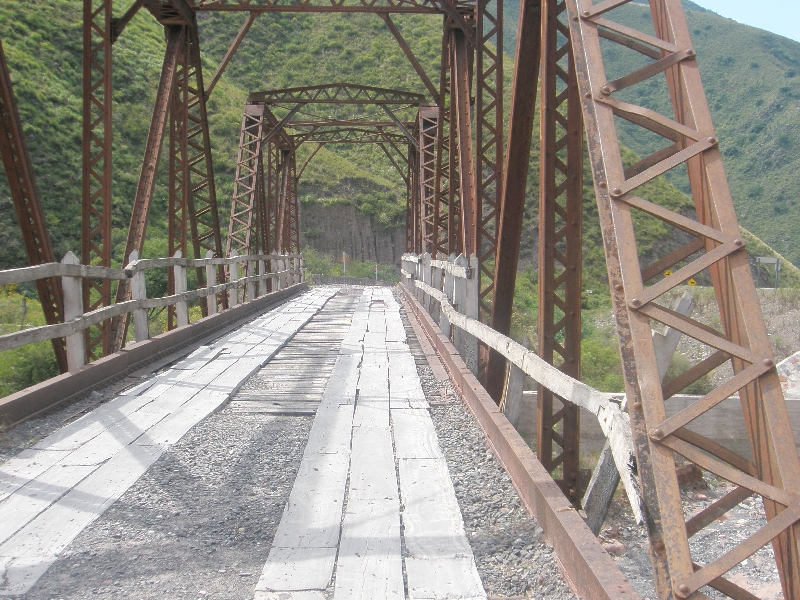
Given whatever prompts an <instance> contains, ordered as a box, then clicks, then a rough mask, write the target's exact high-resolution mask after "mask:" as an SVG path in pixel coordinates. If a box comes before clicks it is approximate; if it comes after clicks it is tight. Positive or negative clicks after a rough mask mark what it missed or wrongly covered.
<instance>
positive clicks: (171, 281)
mask: <svg viewBox="0 0 800 600" xmlns="http://www.w3.org/2000/svg"><path fill="white" fill-rule="evenodd" d="M188 33H189V32H188V31H186V32H185V33H184V41H185V40H186V37H187V36H188ZM188 70H189V47H188V44H186V43H184V45H183V47H182V48H181V49H180V51H179V53H178V60H177V61H176V63H175V89H174V91H173V93H172V99H171V101H170V107H169V188H168V196H167V204H168V206H167V212H168V214H167V248H168V256H175V252H177V251H180V253H181V256H183V257H186V256H187V254H186V240H187V231H186V226H187V224H188V219H187V211H188V206H189V195H190V193H191V181H190V178H189V150H188V143H187V142H188V131H187V129H188V127H189V118H188V104H189V89H188V87H189V77H188ZM197 258H200V257H197ZM203 271H205V269H203ZM167 293H168V294H169V295H172V294H174V293H175V272H174V270H173V269H167ZM176 319H177V317H176V307H175V306H174V305H173V306H168V307H167V329H175V328H176V327H177V326H178V324H177V320H176Z"/></svg>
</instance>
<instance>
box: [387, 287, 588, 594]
mask: <svg viewBox="0 0 800 600" xmlns="http://www.w3.org/2000/svg"><path fill="white" fill-rule="evenodd" d="M398 302H399V298H398ZM401 312H403V313H404V312H405V311H403V310H402V309H401ZM404 316H405V315H404ZM406 322H407V317H406ZM406 333H407V334H408V337H409V345H410V346H411V349H412V352H414V356H415V358H416V362H417V372H418V373H419V376H420V380H421V381H422V389H423V391H424V392H425V396H426V398H427V399H428V403H429V404H430V406H431V409H430V412H431V417H432V419H433V424H434V427H435V428H436V433H437V435H438V437H439V445H440V446H441V447H442V451H443V452H444V455H445V458H446V460H447V467H448V469H449V470H450V476H451V477H452V479H453V486H454V488H455V492H456V498H457V499H458V504H459V506H460V507H461V514H462V516H463V517H464V527H465V529H466V532H467V538H468V539H469V541H470V545H471V546H472V552H473V554H474V555H475V562H476V564H477V567H478V573H480V576H481V580H482V582H483V586H484V588H485V590H486V592H487V594H488V595H489V598H537V599H539V598H548V599H553V600H562V599H567V598H575V596H574V595H573V594H572V592H571V591H570V589H569V587H568V586H567V584H566V582H565V581H564V578H563V577H562V575H561V572H560V571H559V568H558V565H557V564H556V558H555V555H554V554H553V547H552V546H551V545H550V544H549V543H548V542H547V541H546V540H545V538H544V535H543V531H542V528H541V527H539V525H538V524H537V523H536V519H534V518H533V517H532V516H531V515H529V514H528V513H527V511H526V510H525V508H524V507H523V506H522V503H521V502H520V500H519V496H518V495H517V492H516V490H515V489H514V486H513V484H512V483H511V478H510V477H509V476H508V473H506V471H505V470H504V469H503V467H502V466H501V465H500V463H499V462H498V461H497V459H496V458H495V457H494V454H493V453H492V452H491V451H490V449H489V446H488V445H487V443H486V438H485V436H484V434H483V431H482V430H481V428H480V426H479V425H478V423H477V421H476V420H475V418H474V417H473V416H472V414H471V413H470V412H469V411H468V410H467V408H466V407H465V406H464V404H463V403H462V401H461V400H460V399H459V397H458V396H457V395H456V393H455V391H454V390H453V387H452V385H451V384H450V382H449V381H442V380H440V379H437V378H436V377H435V376H434V374H433V370H432V369H431V368H430V366H428V364H427V361H426V359H425V355H424V354H423V353H422V352H421V350H420V348H419V341H418V340H417V339H416V336H415V335H414V332H413V330H412V329H411V328H410V327H409V326H408V325H407V326H406Z"/></svg>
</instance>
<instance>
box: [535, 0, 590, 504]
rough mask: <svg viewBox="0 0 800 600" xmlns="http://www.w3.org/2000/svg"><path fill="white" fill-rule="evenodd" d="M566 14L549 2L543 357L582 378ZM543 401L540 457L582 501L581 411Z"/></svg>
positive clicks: (578, 143)
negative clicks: (580, 461)
mask: <svg viewBox="0 0 800 600" xmlns="http://www.w3.org/2000/svg"><path fill="white" fill-rule="evenodd" d="M565 10H566V9H565V8H564V4H563V3H560V4H559V3H557V2H556V0H543V2H542V22H543V26H542V53H541V61H542V62H541V82H542V84H541V85H542V100H541V103H540V104H541V117H540V123H541V135H540V151H539V152H540V157H541V159H540V160H541V167H540V170H539V322H538V331H539V335H538V345H539V347H538V354H539V356H541V357H542V358H543V359H544V360H546V361H548V362H549V363H551V364H558V363H560V365H559V369H560V370H561V371H563V372H564V373H566V374H567V375H570V376H571V377H574V378H576V379H579V378H580V356H581V245H582V244H581V241H582V240H581V216H582V210H583V207H582V200H583V195H582V188H583V180H582V172H583V144H582V135H583V122H582V117H581V106H580V97H579V92H578V84H577V78H576V73H575V67H574V61H573V53H572V44H571V43H570V40H569V35H568V34H569V31H568V29H567V26H566V25H565V24H564V22H563V19H564V17H565V16H566V15H565ZM564 34H566V35H564ZM559 339H561V340H563V341H559ZM537 398H538V405H537V417H538V418H537V436H536V450H537V456H538V457H539V460H540V461H541V463H542V465H543V466H544V468H545V469H547V471H548V472H550V473H551V474H552V475H554V476H555V475H556V472H557V471H559V470H560V471H561V477H560V478H558V479H557V480H556V481H557V483H558V484H559V486H560V487H561V489H562V490H563V492H564V494H565V495H566V496H567V498H569V499H570V500H571V501H572V502H577V501H578V500H579V499H580V498H581V490H580V463H579V441H580V436H579V433H580V410H579V408H578V407H577V406H576V405H574V404H571V403H570V402H569V399H568V398H567V399H564V398H557V397H555V396H554V395H553V394H552V392H550V391H549V390H548V389H546V388H544V387H543V386H541V385H540V386H539V392H538V396H537Z"/></svg>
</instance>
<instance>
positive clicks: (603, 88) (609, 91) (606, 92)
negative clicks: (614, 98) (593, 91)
mask: <svg viewBox="0 0 800 600" xmlns="http://www.w3.org/2000/svg"><path fill="white" fill-rule="evenodd" d="M600 91H601V92H603V95H604V96H608V95H609V94H610V93H611V88H610V87H608V86H607V85H604V86H603V87H601V88H600Z"/></svg>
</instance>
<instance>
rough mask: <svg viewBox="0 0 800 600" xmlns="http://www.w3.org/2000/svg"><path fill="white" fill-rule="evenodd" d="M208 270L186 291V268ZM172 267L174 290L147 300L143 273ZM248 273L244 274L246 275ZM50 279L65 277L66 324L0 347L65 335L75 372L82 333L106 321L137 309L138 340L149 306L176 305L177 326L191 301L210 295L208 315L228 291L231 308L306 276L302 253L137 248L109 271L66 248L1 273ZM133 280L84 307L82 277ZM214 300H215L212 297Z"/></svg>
mask: <svg viewBox="0 0 800 600" xmlns="http://www.w3.org/2000/svg"><path fill="white" fill-rule="evenodd" d="M220 265H222V266H223V268H226V271H227V280H228V282H227V283H221V284H217V268H218V267H219V266H220ZM203 267H205V269H206V287H203V288H198V289H196V290H192V291H189V290H188V289H187V287H188V286H187V277H186V269H187V268H203ZM156 268H171V269H173V274H174V280H175V294H172V295H170V296H163V297H160V298H148V297H147V286H146V283H145V272H146V271H147V270H148V269H156ZM242 273H245V274H246V275H245V276H242ZM49 277H60V278H61V289H62V291H63V297H64V322H63V323H58V324H55V325H44V326H41V327H32V328H30V329H25V330H23V331H18V332H14V333H8V334H5V335H2V336H0V351H3V350H10V349H12V348H18V347H20V346H25V345H27V344H32V343H35V342H42V341H45V340H52V339H55V338H62V337H63V338H66V347H67V365H68V368H69V370H70V371H73V370H75V369H77V368H79V367H82V366H83V365H84V364H85V360H86V359H85V357H86V352H85V346H84V343H85V342H84V340H85V336H84V333H83V332H84V331H85V330H86V329H88V328H89V327H91V326H92V325H97V324H98V323H101V322H103V321H106V320H107V319H111V318H114V317H119V316H122V315H125V314H127V313H130V312H132V313H133V327H134V336H135V338H136V341H137V342H141V341H143V340H146V339H148V338H149V337H150V331H149V322H148V316H147V310H148V309H150V308H161V307H166V306H173V305H174V306H175V307H176V308H175V310H176V317H177V325H178V327H185V326H187V325H189V302H191V301H192V300H197V299H199V298H209V297H211V298H210V299H209V301H207V305H208V314H209V315H214V314H216V313H217V312H218V307H217V299H216V296H217V295H218V294H222V293H227V294H228V307H229V308H232V307H234V306H236V305H238V304H241V303H243V302H250V301H251V300H255V299H256V298H258V297H260V296H263V295H264V294H266V293H267V281H268V280H274V282H275V283H274V285H273V286H272V288H273V291H277V290H281V289H284V288H286V287H288V286H290V285H294V284H296V283H300V282H302V281H304V280H305V260H304V258H303V255H302V254H252V255H246V256H237V255H236V254H235V253H234V254H233V255H231V256H230V257H229V258H213V254H212V253H211V251H209V252H208V254H207V255H206V258H202V259H189V258H182V256H181V252H180V251H178V252H176V253H175V256H173V257H171V258H145V259H139V257H138V253H137V252H136V251H134V252H132V253H131V256H130V263H129V264H128V265H127V266H126V267H125V268H124V269H111V268H106V267H95V266H91V265H82V264H80V261H79V260H78V257H77V256H75V255H74V254H73V253H72V252H67V254H66V255H65V256H64V258H63V260H62V261H61V262H60V263H47V264H44V265H37V266H34V267H24V268H21V269H9V270H6V271H0V285H10V284H19V283H26V282H30V281H35V280H37V279H44V278H49ZM85 278H86V279H108V280H114V281H124V280H128V279H129V280H130V282H131V299H130V300H126V301H124V302H119V303H117V304H113V305H111V306H106V307H103V308H99V309H97V310H93V311H90V312H87V313H85V312H84V308H83V282H82V279H85ZM212 299H213V300H212Z"/></svg>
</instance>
